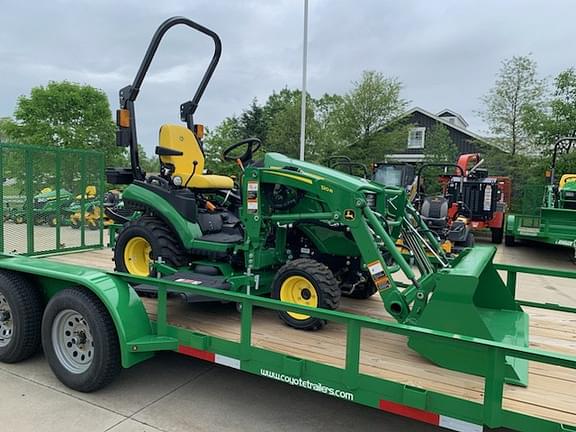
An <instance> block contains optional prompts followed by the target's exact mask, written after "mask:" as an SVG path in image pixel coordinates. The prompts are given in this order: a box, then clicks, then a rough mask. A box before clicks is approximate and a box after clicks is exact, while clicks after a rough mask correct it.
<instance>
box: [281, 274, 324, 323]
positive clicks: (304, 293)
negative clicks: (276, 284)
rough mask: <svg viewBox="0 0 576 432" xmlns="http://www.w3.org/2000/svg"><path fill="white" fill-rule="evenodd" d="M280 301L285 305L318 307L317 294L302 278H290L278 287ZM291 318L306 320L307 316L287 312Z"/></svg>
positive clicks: (306, 280)
mask: <svg viewBox="0 0 576 432" xmlns="http://www.w3.org/2000/svg"><path fill="white" fill-rule="evenodd" d="M280 300H282V301H283V302H287V303H296V304H299V305H303V306H310V307H318V293H317V292H316V288H314V285H312V282H310V281H309V280H308V279H306V278H305V277H304V276H290V277H289V278H287V279H286V280H285V281H284V282H282V285H281V286H280ZM288 315H290V316H291V317H292V318H294V319H297V320H306V319H308V318H310V316H309V315H304V314H299V313H295V312H288Z"/></svg>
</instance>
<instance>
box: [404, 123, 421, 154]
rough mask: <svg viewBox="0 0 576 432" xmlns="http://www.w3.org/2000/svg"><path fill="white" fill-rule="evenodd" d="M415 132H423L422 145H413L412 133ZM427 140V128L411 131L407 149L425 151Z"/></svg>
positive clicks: (416, 128) (417, 128)
mask: <svg viewBox="0 0 576 432" xmlns="http://www.w3.org/2000/svg"><path fill="white" fill-rule="evenodd" d="M414 132H422V139H421V140H420V143H419V144H418V145H413V144H412V139H411V138H412V133H414ZM425 139H426V128H425V127H415V128H412V129H410V131H409V132H408V144H407V146H406V148H409V149H423V148H424V141H425Z"/></svg>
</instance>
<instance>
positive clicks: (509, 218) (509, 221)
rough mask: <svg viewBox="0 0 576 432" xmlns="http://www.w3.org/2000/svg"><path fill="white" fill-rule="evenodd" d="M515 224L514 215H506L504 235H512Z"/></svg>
mask: <svg viewBox="0 0 576 432" xmlns="http://www.w3.org/2000/svg"><path fill="white" fill-rule="evenodd" d="M515 226H516V216H515V215H513V214H509V215H506V224H505V227H504V232H505V233H506V235H514V229H515Z"/></svg>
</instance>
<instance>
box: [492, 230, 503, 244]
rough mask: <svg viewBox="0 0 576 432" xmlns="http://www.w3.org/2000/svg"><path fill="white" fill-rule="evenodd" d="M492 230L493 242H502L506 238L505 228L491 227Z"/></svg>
mask: <svg viewBox="0 0 576 432" xmlns="http://www.w3.org/2000/svg"><path fill="white" fill-rule="evenodd" d="M490 231H492V243H494V244H501V243H502V239H503V238H504V228H490Z"/></svg>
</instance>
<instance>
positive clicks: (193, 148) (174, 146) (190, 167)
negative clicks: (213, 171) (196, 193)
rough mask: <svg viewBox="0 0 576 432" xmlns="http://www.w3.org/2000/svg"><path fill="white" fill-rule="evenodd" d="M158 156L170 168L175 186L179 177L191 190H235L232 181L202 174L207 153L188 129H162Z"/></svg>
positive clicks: (157, 148) (181, 182)
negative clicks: (175, 181)
mask: <svg viewBox="0 0 576 432" xmlns="http://www.w3.org/2000/svg"><path fill="white" fill-rule="evenodd" d="M156 154H157V155H158V156H159V158H160V163H161V164H162V165H163V166H168V167H170V168H171V171H172V174H171V177H172V181H173V182H174V180H175V179H176V178H177V177H179V180H180V184H182V185H184V184H186V183H187V187H189V188H190V189H233V188H234V181H233V180H232V179H231V178H230V177H226V176H220V175H206V174H203V171H204V153H203V152H202V149H201V148H200V145H199V144H198V141H197V140H196V137H195V136H194V134H193V133H192V131H191V130H190V129H188V128H187V127H185V126H180V125H172V124H165V125H162V127H161V128H160V145H159V146H158V147H156ZM175 184H178V183H175Z"/></svg>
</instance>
